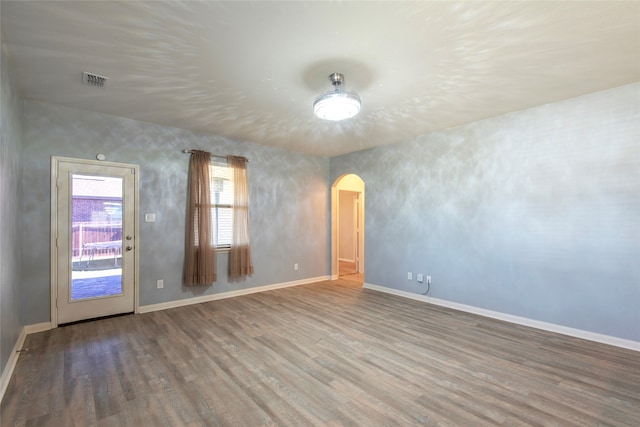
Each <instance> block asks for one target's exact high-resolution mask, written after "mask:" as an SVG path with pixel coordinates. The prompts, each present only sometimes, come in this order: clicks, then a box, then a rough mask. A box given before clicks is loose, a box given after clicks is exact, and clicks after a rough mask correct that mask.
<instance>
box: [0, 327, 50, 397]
mask: <svg viewBox="0 0 640 427" xmlns="http://www.w3.org/2000/svg"><path fill="white" fill-rule="evenodd" d="M49 329H51V323H50V322H45V323H36V324H34V325H27V326H23V327H22V330H21V331H20V335H18V339H17V340H16V343H15V345H14V346H13V350H12V352H11V355H10V356H9V360H7V365H6V366H5V367H4V369H3V371H2V376H0V402H2V399H3V398H4V393H5V392H6V391H7V387H8V386H9V381H11V376H12V375H13V371H14V369H15V368H16V364H17V363H18V357H20V352H19V351H20V350H22V348H23V346H24V341H25V340H26V339H27V335H29V334H35V333H36V332H43V331H48V330H49Z"/></svg>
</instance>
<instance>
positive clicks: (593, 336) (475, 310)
mask: <svg viewBox="0 0 640 427" xmlns="http://www.w3.org/2000/svg"><path fill="white" fill-rule="evenodd" d="M363 287H364V288H366V289H371V290H374V291H378V292H384V293H387V294H392V295H397V296H400V297H404V298H409V299H413V300H417V301H422V302H426V303H428V304H433V305H438V306H441V307H447V308H452V309H454V310H460V311H464V312H466V313H471V314H478V315H480V316H484V317H489V318H492V319H497V320H503V321H505V322H510V323H515V324H518V325H523V326H529V327H531V328H536V329H542V330H545V331H549V332H555V333H558V334H563V335H568V336H571V337H575V338H582V339H585V340H589V341H594V342H599V343H602V344H608V345H613V346H616V347H622V348H626V349H629V350H635V351H640V342H638V341H632V340H627V339H624V338H618V337H613V336H610V335H604V334H598V333H596V332H590V331H585V330H582V329H576V328H569V327H567V326H562V325H556V324H554V323H547V322H541V321H539V320H533V319H528V318H526V317H520V316H514V315H512V314H506V313H501V312H499V311H492V310H486V309H484V308H479V307H474V306H471V305H466V304H460V303H457V302H452V301H447V300H442V299H438V298H433V297H429V296H426V295H421V294H414V293H411V292H406V291H400V290H398V289H392V288H387V287H386V286H379V285H372V284H370V283H365V284H364V285H363Z"/></svg>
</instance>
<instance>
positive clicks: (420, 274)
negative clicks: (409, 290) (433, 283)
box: [416, 273, 424, 283]
mask: <svg viewBox="0 0 640 427" xmlns="http://www.w3.org/2000/svg"><path fill="white" fill-rule="evenodd" d="M416 280H417V281H418V282H420V283H422V282H423V281H424V275H423V274H422V273H418V277H416Z"/></svg>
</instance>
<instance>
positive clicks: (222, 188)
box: [209, 160, 233, 248]
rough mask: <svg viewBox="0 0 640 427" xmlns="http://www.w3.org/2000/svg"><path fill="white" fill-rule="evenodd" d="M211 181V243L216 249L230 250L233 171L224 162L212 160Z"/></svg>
mask: <svg viewBox="0 0 640 427" xmlns="http://www.w3.org/2000/svg"><path fill="white" fill-rule="evenodd" d="M209 176H210V179H211V205H212V209H211V224H212V225H213V226H212V234H213V236H211V241H212V242H213V246H214V247H216V248H230V247H231V237H232V233H233V171H232V169H231V168H230V167H228V166H227V162H226V161H219V160H213V161H212V162H211V165H210V166H209Z"/></svg>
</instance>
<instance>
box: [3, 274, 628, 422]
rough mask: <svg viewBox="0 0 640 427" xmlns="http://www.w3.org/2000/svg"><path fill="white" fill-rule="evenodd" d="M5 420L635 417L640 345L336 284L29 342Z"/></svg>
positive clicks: (85, 327)
mask: <svg viewBox="0 0 640 427" xmlns="http://www.w3.org/2000/svg"><path fill="white" fill-rule="evenodd" d="M25 347H28V348H29V351H27V352H25V353H23V354H22V355H21V356H20V358H19V360H18V364H17V365H16V370H15V373H14V376H13V378H12V379H11V382H10V384H9V387H8V389H7V393H6V395H5V398H4V400H3V402H2V406H1V407H0V409H1V411H2V412H1V417H2V418H1V422H0V425H2V427H4V426H97V427H103V426H139V425H153V426H180V427H183V426H188V427H191V426H230V425H238V426H307V425H309V426H316V425H317V426H360V425H367V426H369V425H370V426H378V425H389V426H391V425H438V426H440V425H451V426H484V425H486V426H495V425H504V426H513V425H528V426H545V427H546V426H553V425H558V426H581V427H583V426H598V425H603V426H636V425H638V421H639V420H640V353H638V352H634V351H631V350H625V349H620V348H614V347H611V346H607V345H604V344H597V343H592V342H587V341H584V340H580V339H577V338H572V337H566V336H562V335H558V334H554V333H551V332H546V331H540V330H535V329H531V328H528V327H525V326H522V325H513V324H510V323H507V322H502V321H498V320H495V319H488V318H484V317H481V316H477V315H474V314H470V313H464V312H460V311H456V310H451V309H447V308H444V307H437V306H432V305H429V304H425V303H422V302H419V301H414V300H408V299H405V298H401V297H398V296H394V295H388V294H384V293H380V292H376V291H372V290H369V289H362V288H359V287H357V286H355V284H354V283H353V282H349V281H346V280H344V281H343V280H338V281H332V282H319V283H316V284H312V285H305V286H297V287H292V288H284V289H278V290H273V291H268V292H263V293H260V294H252V295H246V296H243V297H238V298H232V299H226V300H219V301H213V302H210V303H204V304H198V305H194V306H185V307H179V308H175V309H170V310H165V311H160V312H153V313H147V314H144V315H135V316H134V315H131V316H121V317H116V318H110V319H100V320H97V321H94V322H88V323H80V324H75V325H69V326H65V327H61V328H58V329H55V330H52V331H47V332H43V333H39V334H33V335H30V336H28V337H27V340H26V342H25Z"/></svg>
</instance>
